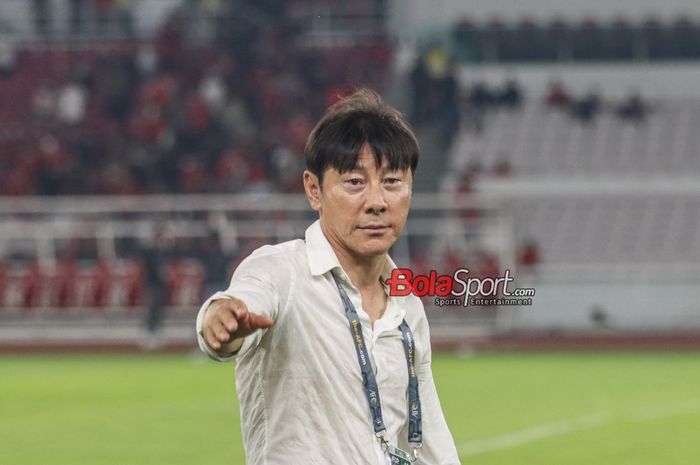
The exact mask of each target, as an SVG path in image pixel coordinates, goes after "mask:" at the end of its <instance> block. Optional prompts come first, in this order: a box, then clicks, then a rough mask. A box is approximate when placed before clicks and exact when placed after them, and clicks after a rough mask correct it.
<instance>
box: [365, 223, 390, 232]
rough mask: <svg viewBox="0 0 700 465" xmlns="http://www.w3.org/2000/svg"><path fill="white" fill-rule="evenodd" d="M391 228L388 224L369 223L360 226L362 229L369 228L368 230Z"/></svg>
mask: <svg viewBox="0 0 700 465" xmlns="http://www.w3.org/2000/svg"><path fill="white" fill-rule="evenodd" d="M387 228H389V226H388V225H386V224H367V225H364V226H360V229H364V230H368V231H381V230H382V229H387Z"/></svg>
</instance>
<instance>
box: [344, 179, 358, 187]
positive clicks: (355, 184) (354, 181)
mask: <svg viewBox="0 0 700 465" xmlns="http://www.w3.org/2000/svg"><path fill="white" fill-rule="evenodd" d="M346 182H348V183H350V185H351V186H359V185H361V184H362V179H360V178H350V179H348V180H347V181H346Z"/></svg>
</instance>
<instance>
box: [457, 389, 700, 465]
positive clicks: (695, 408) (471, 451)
mask: <svg viewBox="0 0 700 465" xmlns="http://www.w3.org/2000/svg"><path fill="white" fill-rule="evenodd" d="M695 412H700V400H697V399H695V400H688V401H686V402H681V403H674V404H666V405H650V406H646V407H643V408H640V409H637V410H633V411H631V412H629V413H628V414H627V415H623V416H621V417H619V418H618V420H628V421H633V422H638V421H644V420H653V419H658V418H664V417H668V416H673V415H682V414H687V413H695ZM613 421H614V419H613V416H612V415H611V414H609V413H606V412H598V413H593V414H590V415H584V416H580V417H574V418H570V419H568V420H562V421H557V422H551V423H543V424H541V425H536V426H532V427H529V428H525V429H521V430H518V431H513V432H510V433H506V434H502V435H499V436H493V437H490V438H484V439H477V440H475V441H469V442H465V443H463V444H460V445H459V447H458V448H457V449H458V451H459V455H460V456H465V455H478V454H483V453H484V452H489V451H492V450H498V449H507V448H510V447H517V446H520V445H523V444H527V443H529V442H532V441H537V440H538V439H546V438H549V437H552V436H560V435H564V434H569V433H573V432H576V431H581V430H585V429H593V428H598V427H600V426H603V425H605V424H608V423H613Z"/></svg>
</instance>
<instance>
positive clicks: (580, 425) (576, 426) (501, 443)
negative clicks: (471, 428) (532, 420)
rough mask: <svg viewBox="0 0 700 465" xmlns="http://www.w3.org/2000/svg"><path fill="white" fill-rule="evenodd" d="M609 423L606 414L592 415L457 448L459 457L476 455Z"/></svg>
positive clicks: (471, 442)
mask: <svg viewBox="0 0 700 465" xmlns="http://www.w3.org/2000/svg"><path fill="white" fill-rule="evenodd" d="M609 421H610V419H609V415H608V414H606V413H594V414H591V415H585V416H582V417H577V418H571V419H568V420H563V421H557V422H552V423H544V424H541V425H537V426H533V427H530V428H526V429H522V430H519V431H513V432H512V433H506V434H502V435H500V436H494V437H492V438H486V439H478V440H476V441H470V442H466V443H464V444H461V445H460V446H459V448H458V450H459V455H477V454H481V453H484V452H489V451H492V450H497V449H507V448H509V447H516V446H519V445H522V444H527V443H528V442H532V441H536V440H537V439H544V438H548V437H551V436H557V435H561V434H567V433H571V432H574V431H579V430H582V429H588V428H596V427H598V426H601V425H603V424H605V423H607V422H609Z"/></svg>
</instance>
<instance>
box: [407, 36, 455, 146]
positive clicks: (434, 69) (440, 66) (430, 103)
mask: <svg viewBox="0 0 700 465" xmlns="http://www.w3.org/2000/svg"><path fill="white" fill-rule="evenodd" d="M411 84H412V96H413V98H412V101H413V117H412V120H413V122H414V124H415V125H416V126H419V127H420V126H425V125H435V126H436V127H439V128H442V129H443V130H444V134H445V137H446V138H447V140H448V141H449V140H451V139H452V137H453V136H454V135H455V133H456V132H457V130H458V128H459V108H458V102H459V94H458V85H457V79H456V78H455V75H454V68H453V64H452V61H451V58H450V56H449V55H448V53H447V50H445V49H443V48H441V47H437V46H433V47H430V48H429V49H428V50H427V51H426V52H425V53H424V54H423V55H422V56H421V57H419V59H418V61H417V62H416V64H415V65H414V67H413V71H412V72H411Z"/></svg>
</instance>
